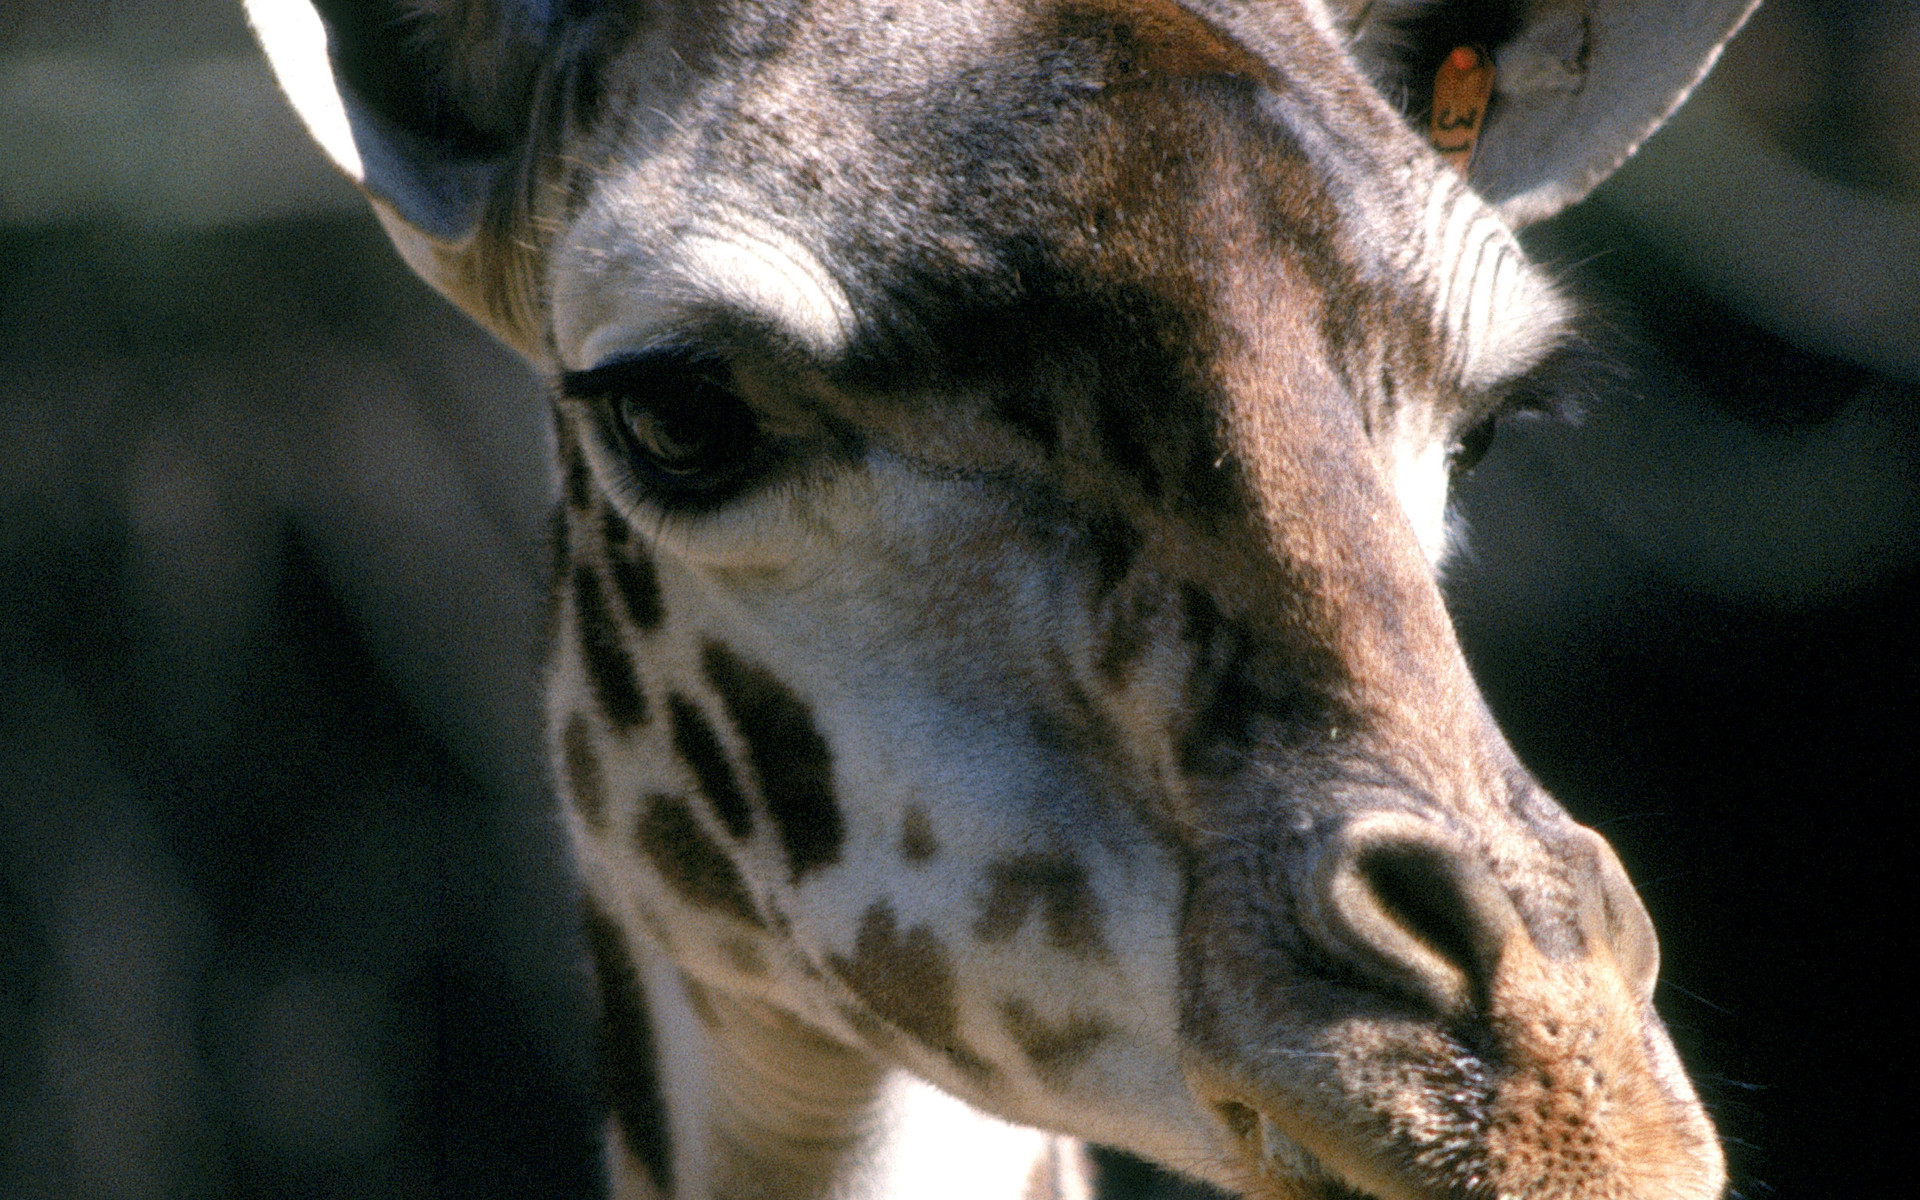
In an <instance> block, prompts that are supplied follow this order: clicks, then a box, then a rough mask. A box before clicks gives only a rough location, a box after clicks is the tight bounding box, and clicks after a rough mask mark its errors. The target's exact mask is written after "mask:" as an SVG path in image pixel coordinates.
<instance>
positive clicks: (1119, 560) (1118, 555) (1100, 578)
mask: <svg viewBox="0 0 1920 1200" xmlns="http://www.w3.org/2000/svg"><path fill="white" fill-rule="evenodd" d="M1140 542H1141V538H1140V530H1139V529H1137V528H1136V527H1135V526H1134V525H1133V523H1132V522H1131V521H1128V520H1126V519H1125V518H1124V517H1121V516H1120V515H1119V514H1117V513H1107V514H1105V515H1103V516H1101V517H1099V518H1098V519H1096V520H1095V521H1093V522H1092V523H1091V524H1089V525H1088V526H1087V547H1088V549H1090V550H1091V551H1093V561H1094V589H1093V596H1094V599H1095V600H1104V599H1105V598H1106V597H1107V596H1108V595H1110V594H1112V592H1113V590H1114V589H1115V588H1117V587H1119V586H1120V581H1121V580H1123V579H1125V578H1126V577H1127V573H1128V572H1130V571H1132V570H1133V564H1134V560H1135V559H1137V558H1139V557H1140Z"/></svg>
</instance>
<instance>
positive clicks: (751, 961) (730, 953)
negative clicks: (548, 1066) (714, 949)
mask: <svg viewBox="0 0 1920 1200" xmlns="http://www.w3.org/2000/svg"><path fill="white" fill-rule="evenodd" d="M720 953H722V954H724V955H726V958H727V965H728V966H730V967H732V968H733V969H734V970H736V971H738V972H740V973H741V974H742V975H751V976H753V977H755V978H759V977H760V976H762V975H765V974H766V973H767V959H766V956H765V955H763V954H761V953H760V945H759V943H757V942H755V941H754V940H753V939H751V938H745V937H730V938H727V939H725V940H723V941H722V942H721V943H720Z"/></svg>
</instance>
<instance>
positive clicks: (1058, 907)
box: [973, 854, 1107, 954]
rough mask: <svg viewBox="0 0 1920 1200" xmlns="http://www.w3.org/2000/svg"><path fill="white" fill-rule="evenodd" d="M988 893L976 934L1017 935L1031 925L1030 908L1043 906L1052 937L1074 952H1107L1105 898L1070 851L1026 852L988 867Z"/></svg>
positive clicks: (985, 937) (988, 937) (988, 938)
mask: <svg viewBox="0 0 1920 1200" xmlns="http://www.w3.org/2000/svg"><path fill="white" fill-rule="evenodd" d="M987 879H988V891H987V898H986V900H985V902H984V903H982V904H981V906H980V918H979V920H977V921H975V922H974V923H973V932H974V936H975V937H978V938H979V939H980V940H981V941H983V942H1000V941H1005V940H1006V939H1008V938H1010V937H1012V936H1013V935H1014V934H1016V933H1018V932H1019V931H1020V927H1021V926H1022V925H1024V924H1026V921H1027V911H1028V910H1029V909H1030V908H1032V907H1033V906H1034V905H1035V904H1036V903H1037V904H1039V905H1040V916H1041V919H1042V920H1044V921H1045V922H1046V925H1047V937H1048V940H1049V941H1051V942H1052V943H1053V944H1054V945H1055V946H1057V947H1059V948H1060V949H1062V950H1070V951H1072V952H1074V953H1075V954H1104V953H1106V949H1107V947H1106V941H1105V939H1104V937H1103V936H1102V933H1101V928H1100V926H1101V913H1100V901H1099V899H1098V898H1097V897H1095V896H1094V894H1093V889H1092V888H1090V887H1088V886H1087V872H1086V869H1085V868H1083V867H1082V866H1081V865H1080V864H1079V863H1078V862H1076V861H1075V860H1074V859H1073V858H1072V857H1071V856H1069V855H1065V854H1023V855H1020V856H1018V857H1016V858H1010V859H1005V860H1003V861H1001V862H997V863H992V864H990V865H989V866H988V867H987Z"/></svg>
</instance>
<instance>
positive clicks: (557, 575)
mask: <svg viewBox="0 0 1920 1200" xmlns="http://www.w3.org/2000/svg"><path fill="white" fill-rule="evenodd" d="M572 569H573V546H572V544H571V539H570V537H569V535H568V524H567V506H566V505H565V504H562V503H555V504H554V506H553V507H552V508H551V509H549V510H548V512H547V594H546V604H545V607H544V611H542V612H541V614H540V617H541V629H542V630H543V631H544V633H545V637H544V643H545V644H546V645H549V646H551V645H553V643H554V639H555V638H556V637H557V636H558V635H559V632H560V608H561V605H562V604H563V603H565V601H566V580H567V576H568V574H569V573H570V572H571V571H572Z"/></svg>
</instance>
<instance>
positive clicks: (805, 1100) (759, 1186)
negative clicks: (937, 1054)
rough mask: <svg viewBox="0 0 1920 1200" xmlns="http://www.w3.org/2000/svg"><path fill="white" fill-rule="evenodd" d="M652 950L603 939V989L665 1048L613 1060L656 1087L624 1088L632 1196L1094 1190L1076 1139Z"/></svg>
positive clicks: (625, 1176)
mask: <svg viewBox="0 0 1920 1200" xmlns="http://www.w3.org/2000/svg"><path fill="white" fill-rule="evenodd" d="M639 951H640V960H639V961H638V962H634V961H631V960H629V961H624V962H623V961H618V960H619V958H620V956H621V954H622V953H623V952H621V951H618V950H616V951H613V952H612V957H613V958H614V960H615V961H606V959H607V958H608V953H607V951H606V949H605V948H604V945H603V944H597V945H596V954H597V956H599V957H600V958H601V959H602V961H600V962H599V963H597V964H596V967H597V969H598V972H599V974H600V976H601V983H602V995H603V1003H604V1004H605V1005H606V1007H607V1008H608V1009H609V1010H610V1011H617V1012H619V1013H620V1014H621V1017H622V1018H623V1020H626V1021H632V1020H640V1021H644V1022H645V1023H646V1024H647V1026H648V1027H649V1029H650V1033H651V1036H649V1037H647V1038H645V1039H643V1040H644V1041H645V1042H646V1043H650V1045H651V1047H653V1049H652V1054H653V1059H652V1061H651V1062H649V1063H644V1064H635V1063H631V1062H628V1063H625V1064H621V1063H618V1062H615V1063H609V1064H607V1065H609V1066H610V1067H611V1068H612V1069H610V1070H609V1071H608V1075H609V1083H610V1084H611V1085H612V1086H613V1087H614V1089H615V1090H616V1091H619V1090H621V1089H623V1088H624V1089H626V1090H627V1091H628V1092H632V1091H633V1090H635V1089H636V1088H638V1089H644V1090H647V1091H649V1092H650V1094H648V1095H644V1096H641V1095H632V1094H628V1095H617V1096H616V1097H615V1101H616V1103H615V1109H616V1115H615V1117H614V1119H613V1124H612V1128H610V1130H609V1136H608V1160H609V1168H610V1171H609V1173H610V1176H611V1182H612V1184H613V1189H612V1190H613V1195H614V1196H615V1197H617V1198H619V1200H643V1198H644V1200H666V1198H669V1197H671V1198H673V1200H694V1198H696V1197H697V1198H700V1200H709V1198H711V1200H753V1198H755V1197H768V1198H772V1197H789V1196H831V1197H834V1198H835V1200H882V1198H884V1197H897V1196H914V1197H916V1198H918V1200H944V1198H946V1197H949V1196H951V1197H954V1198H955V1200H958V1198H959V1197H961V1196H963V1195H964V1196H969V1197H972V1196H980V1195H990V1196H1015V1195H1018V1196H1022V1197H1026V1198H1029V1200H1086V1198H1087V1197H1088V1196H1089V1195H1090V1188H1089V1186H1088V1171H1087V1168H1086V1166H1085V1162H1084V1160H1083V1156H1082V1154H1081V1150H1080V1147H1079V1144H1078V1143H1077V1142H1075V1141H1074V1140H1073V1139H1070V1138H1064V1137H1060V1136H1058V1135H1053V1134H1047V1133H1043V1132H1041V1131H1038V1130H1034V1129H1029V1128H1023V1127H1020V1126H1014V1125H1009V1124H1007V1123H1005V1122H1003V1121H999V1120H996V1119H994V1118H992V1117H989V1116H987V1115H986V1114H984V1113H981V1112H979V1111H978V1110H976V1109H974V1108H972V1107H970V1106H968V1105H967V1104H965V1103H964V1102H962V1101H959V1100H956V1099H954V1098H953V1097H951V1096H949V1095H947V1094H946V1093H944V1092H941V1091H940V1090H939V1089H937V1088H934V1087H932V1086H931V1085H929V1084H926V1083H924V1082H921V1081H920V1080H918V1079H916V1078H914V1077H913V1076H912V1075H910V1074H908V1073H906V1072H904V1071H900V1070H897V1069H889V1068H886V1067H883V1066H882V1065H880V1064H879V1063H877V1062H875V1061H874V1060H873V1058H872V1057H871V1056H869V1055H868V1054H866V1053H864V1052H862V1051H859V1050H855V1049H852V1048H850V1047H847V1046H845V1045H843V1044H841V1043H840V1042H838V1041H836V1040H834V1039H833V1038H830V1037H828V1036H826V1035H825V1034H823V1033H821V1032H819V1031H818V1030H815V1029H813V1028H811V1027H809V1026H808V1025H806V1024H804V1023H802V1022H801V1021H799V1020H797V1019H796V1018H794V1017H792V1016H790V1015H788V1014H786V1013H784V1012H781V1011H779V1010H777V1009H773V1008H770V1007H767V1006H765V1005H762V1004H759V1003H756V1002H753V1001H746V1000H740V999H737V998H734V997H730V996H728V995H726V994H725V993H723V992H716V991H712V990H709V989H706V988H702V987H700V986H699V985H698V984H694V983H692V982H690V981H689V980H687V978H686V977H685V976H684V975H683V974H682V973H681V972H680V970H679V968H678V967H677V966H676V965H675V964H674V963H673V962H671V961H670V960H669V959H668V958H667V957H666V956H665V955H664V954H662V953H660V952H659V951H658V950H657V949H655V948H653V947H651V946H650V945H649V944H648V943H646V942H645V941H644V940H641V942H640V943H639ZM621 1023H622V1021H620V1020H616V1021H615V1022H613V1023H612V1024H614V1025H619V1024H621ZM627 1032H629V1033H631V1032H633V1031H632V1030H631V1029H629V1030H628V1031H627ZM609 1049H610V1050H611V1051H612V1052H613V1053H614V1054H615V1055H619V1054H631V1053H632V1048H631V1046H627V1047H622V1048H619V1049H617V1050H616V1049H614V1048H612V1047H609ZM636 1075H638V1076H643V1077H644V1078H641V1079H636V1078H635V1076H636Z"/></svg>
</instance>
